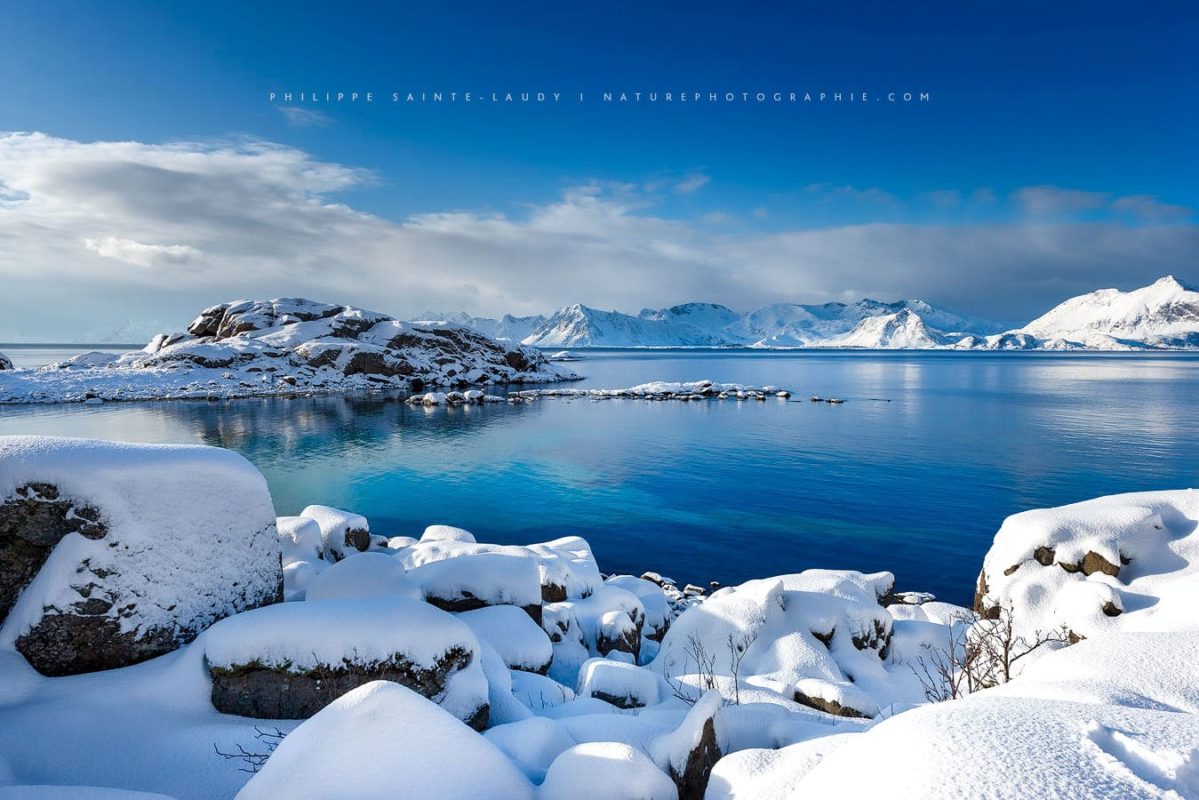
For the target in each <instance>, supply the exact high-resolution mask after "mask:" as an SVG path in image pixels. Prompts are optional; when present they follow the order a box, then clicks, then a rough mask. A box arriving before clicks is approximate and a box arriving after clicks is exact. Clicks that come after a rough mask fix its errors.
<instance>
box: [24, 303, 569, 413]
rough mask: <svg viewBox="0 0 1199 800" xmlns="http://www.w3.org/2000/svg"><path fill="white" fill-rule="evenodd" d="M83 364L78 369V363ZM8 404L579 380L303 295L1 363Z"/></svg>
mask: <svg viewBox="0 0 1199 800" xmlns="http://www.w3.org/2000/svg"><path fill="white" fill-rule="evenodd" d="M75 367H79V368H75ZM5 373H6V375H5V377H4V378H3V380H2V381H0V402H9V403H36V402H42V403H45V402H70V401H79V400H85V399H87V398H88V397H89V396H96V397H100V398H102V399H105V400H153V399H163V398H182V397H220V398H226V397H250V396H262V395H279V394H284V395H290V394H295V393H298V392H304V393H308V392H321V393H336V392H347V391H358V390H364V389H365V390H382V389H389V390H397V389H398V390H413V391H418V390H420V389H421V388H422V387H424V386H426V385H436V386H472V385H474V386H477V385H484V384H495V383H535V382H544V381H558V380H573V379H577V378H578V376H577V375H576V374H575V373H574V372H572V371H570V370H569V369H567V368H566V367H564V366H561V365H558V364H554V363H551V362H550V361H549V360H548V359H547V358H546V357H545V356H544V355H543V354H542V353H541V352H540V351H538V350H536V349H534V348H531V347H522V346H520V345H513V344H511V343H501V342H499V341H497V340H495V339H492V338H490V337H488V336H485V335H483V334H481V333H478V332H477V331H474V330H471V329H470V328H466V327H462V326H459V325H451V324H447V323H439V322H432V323H412V322H400V321H398V320H395V319H393V318H391V317H389V316H387V315H385V314H380V313H377V312H374V311H366V310H363V309H360V308H354V307H352V306H341V305H330V304H328V303H318V302H314V301H311V300H304V299H299V298H283V299H276V300H265V301H261V300H259V301H252V300H239V301H235V302H231V303H222V304H220V305H216V306H212V307H211V308H206V309H204V311H202V312H201V313H200V316H199V317H197V318H196V319H195V320H194V321H193V322H192V323H191V325H189V326H188V328H187V331H186V332H178V333H170V334H158V335H157V336H155V337H154V338H153V339H152V340H151V341H150V342H149V344H147V345H146V346H145V348H143V349H142V350H139V351H135V352H131V353H125V354H124V355H122V356H120V357H119V358H117V359H115V360H111V361H108V362H99V361H97V362H95V363H86V364H85V363H80V364H77V365H72V368H68V369H59V368H58V366H57V365H50V366H49V367H46V368H43V369H40V370H11V372H10V371H9V370H5Z"/></svg>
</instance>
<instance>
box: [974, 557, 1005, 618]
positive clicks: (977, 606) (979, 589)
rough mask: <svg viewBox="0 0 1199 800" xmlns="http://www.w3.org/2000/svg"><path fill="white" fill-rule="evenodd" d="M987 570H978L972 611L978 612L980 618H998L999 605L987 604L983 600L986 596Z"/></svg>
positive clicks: (1000, 610)
mask: <svg viewBox="0 0 1199 800" xmlns="http://www.w3.org/2000/svg"><path fill="white" fill-rule="evenodd" d="M987 591H988V589H987V571H986V569H981V570H979V571H978V583H977V584H976V585H975V589H974V605H973V606H972V608H973V609H974V613H975V614H978V615H979V617H981V618H982V619H999V615H1000V613H1001V612H1002V609H1001V608H1000V607H999V606H997V605H996V606H988V605H986V604H985V603H984V602H983V601H984V599H985V598H986V596H987Z"/></svg>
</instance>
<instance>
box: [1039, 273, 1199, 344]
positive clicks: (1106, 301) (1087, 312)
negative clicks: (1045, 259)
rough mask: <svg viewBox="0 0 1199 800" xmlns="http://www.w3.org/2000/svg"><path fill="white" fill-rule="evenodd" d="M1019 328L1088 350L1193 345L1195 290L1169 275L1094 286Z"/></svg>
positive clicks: (1198, 331) (1198, 319)
mask: <svg viewBox="0 0 1199 800" xmlns="http://www.w3.org/2000/svg"><path fill="white" fill-rule="evenodd" d="M1019 332H1021V333H1026V334H1028V335H1030V336H1034V337H1036V338H1037V339H1040V340H1043V341H1044V340H1054V339H1060V340H1062V341H1064V342H1067V343H1070V344H1073V345H1074V346H1078V347H1087V348H1104V349H1111V348H1135V347H1195V346H1196V345H1197V344H1199V291H1196V290H1195V289H1193V288H1192V287H1190V286H1189V285H1187V284H1185V283H1183V282H1182V281H1180V280H1178V279H1177V278H1175V277H1174V276H1173V275H1167V276H1165V277H1163V278H1159V279H1158V280H1156V281H1154V282H1153V283H1152V284H1150V285H1148V286H1144V287H1142V288H1140V289H1134V290H1132V291H1129V292H1122V291H1120V290H1119V289H1099V290H1098V291H1094V292H1091V293H1089V294H1084V295H1079V296H1078V297H1073V298H1071V299H1069V300H1067V301H1065V302H1064V303H1061V304H1060V305H1058V306H1056V307H1055V308H1053V309H1051V310H1050V311H1049V312H1048V313H1046V314H1044V315H1043V316H1040V317H1038V318H1037V319H1035V320H1033V321H1032V322H1030V323H1029V324H1028V325H1025V326H1024V327H1023V328H1021V329H1020V331H1019Z"/></svg>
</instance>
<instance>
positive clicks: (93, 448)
mask: <svg viewBox="0 0 1199 800" xmlns="http://www.w3.org/2000/svg"><path fill="white" fill-rule="evenodd" d="M0 523H2V524H0V529H4V530H7V531H9V535H11V536H13V537H14V541H21V542H23V543H24V545H23V547H22V548H20V549H19V552H17V551H13V552H12V555H11V557H6V558H5V559H4V560H3V563H2V565H0V571H2V574H0V577H2V578H3V579H2V580H0V586H3V589H0V621H2V622H3V627H2V628H0V643H2V644H4V645H8V646H13V645H15V646H16V648H17V649H18V650H20V651H21V652H22V654H24V655H25V657H26V658H27V659H28V660H29V661H30V663H31V664H33V665H34V666H35V667H37V668H38V669H39V670H40V671H42V672H43V673H45V674H51V675H62V674H73V673H78V672H87V671H91V670H96V669H107V668H111V667H117V666H123V665H126V664H132V663H135V662H138V661H143V660H145V659H147V658H152V657H154V656H157V655H161V654H162V653H165V652H168V651H170V650H172V649H174V648H176V647H178V646H179V645H180V644H182V643H184V642H187V641H190V640H191V639H192V638H194V637H195V636H196V634H198V633H199V632H200V631H201V630H203V629H204V628H205V627H207V626H208V625H210V624H211V623H212V622H214V621H216V620H218V619H220V618H221V617H225V616H228V615H229V614H233V613H236V612H238V611H240V610H242V609H246V608H252V607H254V606H256V605H260V604H262V603H271V602H275V601H277V600H278V599H280V597H281V591H282V573H281V570H280V544H279V539H278V537H277V535H276V533H275V510H274V507H273V505H272V502H271V498H270V494H269V493H268V491H267V486H266V481H265V480H264V479H263V477H262V475H261V474H260V473H259V472H258V470H256V469H255V468H254V467H253V466H251V464H250V463H249V462H248V461H246V460H245V459H244V458H243V457H241V456H240V455H238V454H237V453H234V452H232V451H230V450H221V449H218V448H214V447H198V446H175V445H169V446H168V445H134V444H118V443H111V442H99V441H91V440H85V439H63V438H57V437H40V436H20V437H0ZM17 592H20V594H19V596H18V595H17Z"/></svg>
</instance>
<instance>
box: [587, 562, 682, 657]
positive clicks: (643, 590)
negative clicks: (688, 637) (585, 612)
mask: <svg viewBox="0 0 1199 800" xmlns="http://www.w3.org/2000/svg"><path fill="white" fill-rule="evenodd" d="M604 583H606V584H607V585H609V586H615V587H616V588H618V589H624V590H625V591H626V592H631V593H633V594H634V595H636V597H637V599H638V600H640V601H641V606H642V608H644V609H645V626H644V627H645V630H644V636H645V638H646V639H649V640H651V641H655V642H661V641H662V638H663V637H664V636H666V629H667V628H669V627H670V620H671V617H672V614H671V609H670V601H669V600H668V599H667V597H666V592H664V591H663V590H662V587H661V586H659V585H658V584H656V583H653V582H652V581H648V580H646V579H645V578H637V577H634V576H632V575H614V576H612V577H610V578H608V579H607V580H606V581H604Z"/></svg>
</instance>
